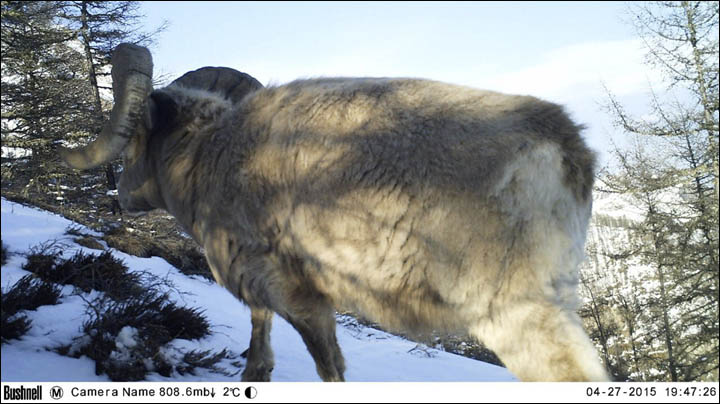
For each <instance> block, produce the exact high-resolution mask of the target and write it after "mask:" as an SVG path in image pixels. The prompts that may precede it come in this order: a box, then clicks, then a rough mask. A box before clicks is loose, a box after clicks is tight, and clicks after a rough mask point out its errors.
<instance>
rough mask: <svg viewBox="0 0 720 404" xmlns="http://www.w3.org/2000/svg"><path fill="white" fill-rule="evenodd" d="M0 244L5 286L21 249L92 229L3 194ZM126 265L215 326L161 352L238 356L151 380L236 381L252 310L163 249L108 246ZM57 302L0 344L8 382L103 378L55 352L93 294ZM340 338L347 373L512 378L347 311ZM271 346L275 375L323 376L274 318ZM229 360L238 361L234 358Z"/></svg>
mask: <svg viewBox="0 0 720 404" xmlns="http://www.w3.org/2000/svg"><path fill="white" fill-rule="evenodd" d="M1 223H2V242H3V244H5V245H6V246H7V247H8V250H9V251H10V253H11V254H12V255H11V256H10V258H9V259H8V262H7V263H6V264H5V265H3V267H2V284H1V286H2V288H3V290H8V289H9V288H10V287H11V286H12V285H13V284H14V283H15V282H17V281H18V280H19V279H20V278H22V277H23V276H25V275H28V274H29V272H27V271H24V270H22V269H21V267H22V264H23V263H24V262H25V258H24V257H23V254H24V253H27V252H28V250H30V249H31V248H32V247H33V246H38V245H41V244H46V243H55V244H56V245H58V246H62V248H63V256H64V257H66V258H69V257H70V256H72V255H73V254H75V253H76V252H77V251H83V252H84V253H87V254H97V253H98V252H97V250H91V249H87V248H85V247H82V246H80V245H78V244H76V243H74V242H73V237H72V236H69V235H67V234H65V231H66V229H67V228H68V227H70V226H72V227H73V228H74V229H78V230H79V231H81V232H83V233H88V234H97V233H95V232H93V231H91V230H90V229H87V228H86V227H84V226H81V225H79V224H77V223H74V222H71V221H69V220H67V219H65V218H63V217H61V216H58V215H55V214H52V213H49V212H46V211H42V210H39V209H35V208H30V207H26V206H23V205H20V204H16V203H13V202H9V201H7V200H5V199H2V222H1ZM110 251H111V252H112V253H113V255H114V256H115V257H117V258H120V259H122V260H123V261H124V262H125V264H126V265H127V266H128V267H129V268H130V270H131V271H144V272H145V273H149V274H152V275H153V276H156V277H157V278H160V279H164V280H166V281H167V283H168V284H169V285H171V287H169V288H168V293H169V296H170V298H171V299H172V300H173V301H175V302H177V303H178V304H179V305H185V306H188V307H197V308H200V309H201V310H202V311H203V314H204V315H205V316H206V318H207V319H208V321H209V322H210V324H211V331H212V334H211V335H210V336H207V337H205V338H202V339H200V340H192V341H191V340H184V339H175V340H173V341H171V342H170V343H169V344H168V345H166V346H165V347H164V348H163V349H162V350H161V353H160V354H162V355H164V356H165V357H166V358H175V359H177V358H181V357H182V356H183V355H184V353H186V352H189V351H192V350H202V351H207V350H211V351H212V352H213V353H217V352H220V351H222V350H223V349H227V350H228V351H229V352H230V353H231V355H233V356H234V358H228V359H224V360H223V361H222V362H220V363H219V364H218V366H219V367H220V368H222V369H224V370H225V371H226V372H217V371H212V370H209V369H203V368H198V370H197V371H196V372H195V374H194V375H193V374H189V373H186V374H184V375H179V374H177V373H175V374H173V376H172V377H171V378H167V377H164V376H162V375H160V374H158V373H152V372H151V373H149V374H148V376H147V380H149V381H168V380H176V381H223V382H231V381H238V380H239V379H240V375H239V372H241V371H242V367H238V366H237V362H240V363H241V364H242V365H243V366H244V359H242V358H241V357H240V356H239V354H240V353H241V352H243V351H244V350H245V349H246V348H247V347H248V345H249V342H250V310H249V308H248V307H247V306H245V305H244V304H243V303H241V302H240V301H238V300H237V299H235V297H233V296H232V295H231V294H230V293H229V292H227V291H226V290H225V289H224V288H222V287H220V286H218V285H217V284H215V283H214V282H211V281H208V280H206V279H204V278H202V277H197V276H191V277H189V276H186V275H184V274H182V273H181V272H180V271H178V270H177V269H176V268H174V267H173V266H171V265H170V264H168V263H167V262H166V261H165V260H163V259H161V258H159V257H151V258H139V257H135V256H131V255H128V254H125V253H123V252H120V251H117V250H114V249H110ZM62 292H63V293H62V297H61V298H60V304H57V305H52V306H41V307H39V308H38V309H37V310H34V311H28V312H25V314H26V315H27V316H28V318H29V319H30V320H31V321H32V326H31V328H30V330H29V332H28V333H27V334H26V335H24V336H23V337H22V338H21V339H19V340H11V341H9V342H6V343H3V344H2V352H1V353H2V369H1V370H2V380H3V381H4V382H11V381H108V380H109V379H108V378H107V376H105V375H99V376H98V375H96V374H95V363H94V361H93V360H91V359H89V358H87V357H80V358H79V359H75V358H71V357H68V356H62V355H59V354H58V353H56V352H54V351H53V348H57V347H59V346H63V345H65V346H67V345H71V348H70V349H71V351H73V350H74V349H77V345H78V344H79V343H80V342H81V341H82V340H83V338H87V337H86V336H83V331H82V323H83V322H84V321H87V320H88V318H89V317H88V313H87V311H86V303H85V302H86V301H90V300H92V299H93V298H95V297H97V296H98V295H99V292H95V291H93V292H91V293H78V292H77V291H75V290H74V289H73V287H72V286H63V288H62ZM337 337H338V341H339V343H340V347H341V349H342V351H343V354H344V356H345V363H346V366H347V371H346V373H345V378H346V380H348V381H397V382H406V381H493V382H499V381H516V380H517V379H516V378H515V377H514V376H513V375H512V374H511V373H509V372H508V371H507V370H506V369H505V368H502V367H498V366H495V365H491V364H487V363H484V362H480V361H476V360H473V359H469V358H465V357H462V356H459V355H454V354H451V353H447V352H443V351H440V350H438V349H435V348H431V347H426V346H424V345H418V344H417V343H415V342H412V341H409V340H406V339H403V338H401V337H398V336H394V335H391V334H388V333H385V332H383V331H380V330H377V329H373V328H370V327H364V326H360V325H358V324H357V323H356V322H354V321H351V320H349V319H348V318H347V317H344V316H339V317H338V326H337ZM271 339H272V346H273V349H274V351H275V369H274V371H273V374H272V377H273V380H274V381H286V382H287V381H320V378H319V377H318V376H317V373H316V371H315V364H314V362H313V360H312V358H311V357H310V354H309V353H308V351H307V349H306V348H305V345H304V343H303V342H302V339H301V338H300V335H299V334H298V333H297V332H296V331H295V330H294V329H293V328H292V327H291V326H290V325H289V324H288V323H287V322H286V321H285V320H283V319H281V318H280V317H278V316H275V318H274V321H273V328H272V333H271ZM115 342H116V348H117V351H116V352H117V354H118V355H122V354H123V353H127V351H128V350H130V349H132V348H133V347H134V346H135V344H137V330H136V329H134V328H132V327H125V328H123V329H122V330H121V331H120V332H119V334H118V335H117V336H116V337H115ZM233 362H234V363H235V364H233Z"/></svg>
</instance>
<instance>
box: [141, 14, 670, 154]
mask: <svg viewBox="0 0 720 404" xmlns="http://www.w3.org/2000/svg"><path fill="white" fill-rule="evenodd" d="M141 12H143V13H144V14H145V15H146V17H147V18H146V24H147V26H148V27H155V26H158V25H159V24H160V23H161V22H162V21H163V20H167V21H168V22H169V23H170V26H169V28H168V30H167V31H165V32H163V33H162V34H161V35H160V36H159V38H158V41H157V45H156V46H155V47H154V48H153V49H152V51H153V57H154V61H155V72H156V73H155V74H156V75H158V74H166V75H167V76H168V79H170V80H172V79H174V78H176V77H179V76H180V75H182V74H183V73H185V72H186V71H188V70H194V69H196V68H199V67H202V66H228V67H232V68H235V69H237V70H240V71H243V72H245V73H248V74H250V75H252V76H253V77H255V78H257V79H258V80H260V81H261V82H262V83H263V84H266V85H267V84H268V83H270V84H281V83H285V82H288V81H290V80H293V79H296V78H303V77H318V76H388V77H422V78H429V79H434V80H440V81H446V82H451V83H456V84H462V85H468V86H472V87H477V88H484V89H491V90H496V91H501V92H506V93H519V94H530V95H534V96H538V97H540V98H545V99H548V100H551V101H555V102H559V103H561V104H564V105H565V106H566V107H567V108H568V110H569V111H570V113H571V115H572V116H573V118H574V119H575V120H576V121H578V122H581V123H584V124H586V125H587V126H588V129H587V130H586V131H585V133H584V135H585V137H586V138H587V139H588V141H589V143H590V145H591V146H592V147H593V148H595V149H596V150H598V151H599V152H600V153H601V154H604V152H605V151H606V150H607V149H608V148H609V144H610V142H609V140H610V138H611V137H613V138H614V140H615V141H616V142H619V143H622V139H621V136H619V134H618V133H617V131H616V130H615V129H614V128H613V127H612V125H611V123H610V118H609V117H608V116H607V115H606V114H605V113H604V112H602V110H601V108H600V104H602V103H603V102H605V101H606V99H607V96H606V94H605V91H604V89H603V85H605V86H607V87H608V88H609V89H611V90H612V91H613V92H614V93H615V94H616V95H617V96H618V97H619V98H620V100H621V101H623V102H626V103H627V104H628V106H629V109H630V110H631V111H633V110H641V109H642V108H641V104H642V100H643V99H644V98H645V97H646V95H647V94H648V91H649V88H650V87H649V86H650V83H657V82H658V81H659V77H658V76H657V74H656V73H654V72H652V71H650V70H649V69H648V68H647V67H646V66H645V65H644V64H643V63H642V61H643V55H644V50H643V48H642V43H641V41H640V40H639V39H638V38H637V36H636V34H635V31H634V29H633V27H632V26H631V24H630V23H629V22H628V21H627V20H628V18H629V17H628V13H627V7H626V5H625V4H624V3H622V2H338V3H335V2H308V3H306V2H287V3H286V2H277V3H273V2H143V3H142V6H141ZM605 160H606V158H605V157H603V161H605Z"/></svg>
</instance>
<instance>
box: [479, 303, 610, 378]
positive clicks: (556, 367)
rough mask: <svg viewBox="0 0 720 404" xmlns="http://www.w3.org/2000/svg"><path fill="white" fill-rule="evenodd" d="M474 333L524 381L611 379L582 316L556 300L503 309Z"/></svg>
mask: <svg viewBox="0 0 720 404" xmlns="http://www.w3.org/2000/svg"><path fill="white" fill-rule="evenodd" d="M471 333H472V334H474V336H476V337H477V338H478V339H480V340H482V341H483V342H484V343H485V344H486V345H487V346H488V347H489V348H491V349H492V350H493V351H495V353H496V354H497V355H498V356H499V357H500V359H501V360H502V361H503V363H505V365H506V366H507V367H508V369H509V370H510V371H511V372H512V373H513V374H515V375H516V376H517V377H519V378H520V379H521V380H523V381H608V376H607V373H606V372H605V369H604V368H603V366H602V365H601V363H600V359H599V358H598V355H597V351H596V350H595V348H594V347H593V345H592V343H591V342H590V339H589V338H588V337H587V335H586V334H585V331H584V330H583V328H582V326H581V323H580V318H579V316H578V315H577V314H575V313H574V312H572V311H570V310H568V309H566V308H563V307H561V306H559V305H556V304H554V303H551V302H530V301H526V302H525V303H523V304H516V305H515V306H514V307H508V308H504V309H501V310H498V312H497V313H495V315H494V316H493V318H492V320H491V321H490V323H489V324H480V325H478V327H476V328H475V329H473V330H471Z"/></svg>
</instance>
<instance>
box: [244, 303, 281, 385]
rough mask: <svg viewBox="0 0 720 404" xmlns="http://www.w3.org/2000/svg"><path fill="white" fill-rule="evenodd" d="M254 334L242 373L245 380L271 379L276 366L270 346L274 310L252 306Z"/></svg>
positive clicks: (259, 380)
mask: <svg viewBox="0 0 720 404" xmlns="http://www.w3.org/2000/svg"><path fill="white" fill-rule="evenodd" d="M250 316H251V321H252V336H251V337H250V348H249V349H248V357H247V364H246V365H245V370H244V371H243V374H242V380H243V381H255V382H267V381H270V372H272V370H273V367H274V366H275V361H274V359H273V352H272V347H271V346H270V329H271V328H272V316H273V312H272V311H270V310H267V309H262V308H258V307H251V308H250Z"/></svg>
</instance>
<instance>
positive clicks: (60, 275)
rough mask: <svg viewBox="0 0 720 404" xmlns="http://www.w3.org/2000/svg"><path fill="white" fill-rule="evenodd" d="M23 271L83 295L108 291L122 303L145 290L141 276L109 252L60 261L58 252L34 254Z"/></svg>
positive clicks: (75, 256) (28, 258) (78, 254)
mask: <svg viewBox="0 0 720 404" xmlns="http://www.w3.org/2000/svg"><path fill="white" fill-rule="evenodd" d="M23 269H24V270H26V271H30V272H32V273H34V274H36V275H37V276H38V277H40V278H41V279H43V280H45V281H48V282H53V283H59V284H61V285H73V286H75V287H77V288H79V289H81V290H82V291H83V292H90V291H91V290H97V291H100V292H105V293H106V294H108V295H110V296H111V297H112V298H115V299H119V300H122V299H127V298H129V297H131V296H134V295H137V294H138V293H141V292H142V290H143V288H142V286H141V285H140V282H139V281H140V275H139V274H137V273H130V272H128V271H127V266H125V264H124V263H123V262H122V261H121V260H119V259H117V258H115V257H114V256H113V255H112V253H110V252H109V251H105V252H103V253H102V254H100V255H92V254H84V253H83V252H81V251H78V252H77V253H76V254H75V255H73V256H72V257H71V258H69V259H63V258H61V257H60V252H59V251H56V252H50V253H48V252H45V251H39V252H32V253H31V254H29V255H28V256H27V262H26V263H25V264H24V265H23Z"/></svg>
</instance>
